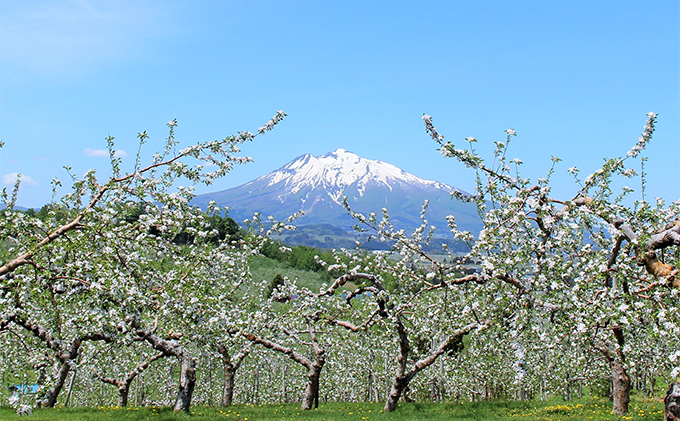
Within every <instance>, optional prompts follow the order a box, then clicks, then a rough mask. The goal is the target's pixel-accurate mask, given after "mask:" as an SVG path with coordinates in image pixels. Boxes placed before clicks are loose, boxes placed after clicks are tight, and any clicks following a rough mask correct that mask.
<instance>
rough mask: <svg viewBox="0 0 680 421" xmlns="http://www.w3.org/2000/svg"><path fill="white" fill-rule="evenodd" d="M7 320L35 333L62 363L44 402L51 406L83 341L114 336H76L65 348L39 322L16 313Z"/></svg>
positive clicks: (91, 334)
mask: <svg viewBox="0 0 680 421" xmlns="http://www.w3.org/2000/svg"><path fill="white" fill-rule="evenodd" d="M7 320H8V321H9V322H12V323H14V324H16V325H18V326H21V327H23V328H24V329H26V330H28V331H29V332H31V333H33V335H35V336H36V337H37V338H39V339H40V340H41V341H42V342H43V343H44V344H45V345H46V346H47V347H48V348H49V349H51V350H52V351H53V352H54V357H55V359H56V360H57V361H58V362H59V363H60V364H61V365H60V367H59V369H58V370H57V373H56V375H55V382H54V384H53V385H52V387H51V388H50V389H49V390H48V391H47V396H46V400H45V402H44V404H45V405H46V406H48V407H50V408H51V407H54V405H56V404H57V398H58V397H59V393H60V392H61V390H62V388H63V387H64V384H65V383H66V378H67V377H68V373H69V372H70V371H71V367H72V364H73V362H74V361H75V360H76V359H77V358H78V356H79V355H80V347H81V345H82V343H83V342H84V341H104V342H112V341H113V338H112V337H111V336H109V335H107V334H104V333H89V334H85V335H82V336H79V337H77V338H75V339H74V340H73V341H71V343H70V344H69V346H68V349H65V347H64V343H63V342H62V341H58V340H55V339H54V338H53V337H52V334H51V333H50V332H49V331H47V330H46V329H44V328H43V327H42V326H41V325H39V324H38V323H35V322H32V321H29V320H27V319H25V318H24V317H22V316H19V315H16V314H13V315H10V316H9V317H8V318H7ZM1 326H6V322H3V324H2V325H1Z"/></svg>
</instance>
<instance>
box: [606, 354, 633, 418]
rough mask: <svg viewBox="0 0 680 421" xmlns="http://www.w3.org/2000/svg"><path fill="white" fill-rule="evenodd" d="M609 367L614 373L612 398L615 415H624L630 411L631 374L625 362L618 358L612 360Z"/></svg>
mask: <svg viewBox="0 0 680 421" xmlns="http://www.w3.org/2000/svg"><path fill="white" fill-rule="evenodd" d="M609 368H610V369H611V373H612V398H613V401H614V402H613V403H614V405H613V408H612V409H613V411H614V414H615V415H624V414H625V413H626V412H628V404H629V403H630V389H631V384H630V376H628V373H626V367H624V365H623V362H622V361H619V360H618V359H613V360H611V361H610V362H609Z"/></svg>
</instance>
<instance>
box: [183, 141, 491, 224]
mask: <svg viewBox="0 0 680 421" xmlns="http://www.w3.org/2000/svg"><path fill="white" fill-rule="evenodd" d="M455 191H458V192H461V193H464V194H465V192H463V191H462V190H460V189H457V188H455V187H452V186H449V185H447V184H445V183H441V182H438V181H433V180H425V179H423V178H420V177H417V176H416V175H413V174H411V173H408V172H406V171H404V170H402V169H401V168H399V167H396V166H394V165H392V164H389V163H386V162H383V161H380V160H371V159H365V158H361V157H359V156H358V155H356V154H354V153H352V152H349V151H346V150H345V149H342V148H339V149H336V150H335V151H332V152H329V153H327V154H324V155H320V156H316V157H315V156H313V155H311V154H303V155H300V156H298V157H297V158H295V159H293V160H292V161H290V162H288V163H287V164H285V165H283V166H281V167H279V168H278V169H276V170H274V171H272V172H270V173H268V174H265V175H263V176H261V177H258V178H256V179H254V180H252V181H250V182H248V183H245V184H242V185H240V186H237V187H234V188H231V189H227V190H222V191H218V192H213V193H206V194H202V195H198V196H196V198H194V200H193V201H192V203H193V204H196V205H198V206H200V207H202V208H205V207H206V206H207V205H208V203H209V202H210V201H211V200H212V201H215V202H216V203H217V204H218V205H219V206H228V207H229V208H230V209H231V210H230V211H229V215H230V216H231V217H232V218H234V219H236V220H237V221H239V220H240V221H242V220H243V219H246V218H250V217H251V216H252V214H253V213H254V212H260V213H261V214H263V215H273V216H274V217H275V219H277V220H282V219H285V218H287V217H288V216H290V215H292V214H294V213H296V212H298V211H299V210H302V211H303V212H304V213H305V216H304V217H302V218H301V219H299V220H298V221H297V222H298V223H299V224H301V225H302V224H324V223H329V224H332V225H334V226H339V227H341V228H343V229H347V230H349V229H350V227H351V226H352V225H353V224H354V222H353V220H352V218H351V217H350V216H349V215H348V213H347V211H346V209H345V208H344V206H343V198H344V197H347V201H348V203H349V205H350V207H351V208H352V210H354V211H357V212H362V213H370V212H376V213H378V214H379V213H380V212H381V210H382V209H383V208H387V209H388V211H389V214H390V219H391V220H392V222H393V223H394V224H395V226H397V228H405V229H410V228H415V227H416V226H418V225H419V224H420V222H421V221H420V213H421V208H422V204H423V202H424V201H425V200H426V199H427V200H429V202H430V205H429V211H428V220H429V221H431V224H433V225H439V226H441V227H445V226H446V216H447V215H449V214H453V215H454V216H456V220H457V221H458V223H459V226H460V227H461V228H462V229H466V230H469V231H478V230H479V228H480V227H481V223H480V222H479V217H478V216H477V213H476V209H475V207H474V205H472V204H469V203H462V202H459V201H455V200H453V199H451V194H452V193H453V192H455ZM440 229H441V228H440ZM443 231H445V230H443Z"/></svg>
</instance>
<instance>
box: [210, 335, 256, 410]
mask: <svg viewBox="0 0 680 421" xmlns="http://www.w3.org/2000/svg"><path fill="white" fill-rule="evenodd" d="M217 352H219V353H220V354H221V355H222V365H223V367H224V386H223V388H222V406H225V407H226V406H230V405H231V404H232V402H233V400H234V384H235V383H236V371H237V370H238V369H239V367H240V366H241V363H242V362H243V360H244V359H245V358H246V356H247V355H248V353H249V352H250V348H244V349H242V350H241V351H240V352H239V353H238V354H236V356H234V358H233V359H232V357H231V355H230V354H229V348H227V346H226V345H225V344H217Z"/></svg>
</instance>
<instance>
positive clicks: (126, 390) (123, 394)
mask: <svg viewBox="0 0 680 421" xmlns="http://www.w3.org/2000/svg"><path fill="white" fill-rule="evenodd" d="M129 394H130V384H129V383H125V384H123V385H121V386H119V387H118V406H120V407H121V408H124V407H126V406H127V404H128V395H129Z"/></svg>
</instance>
